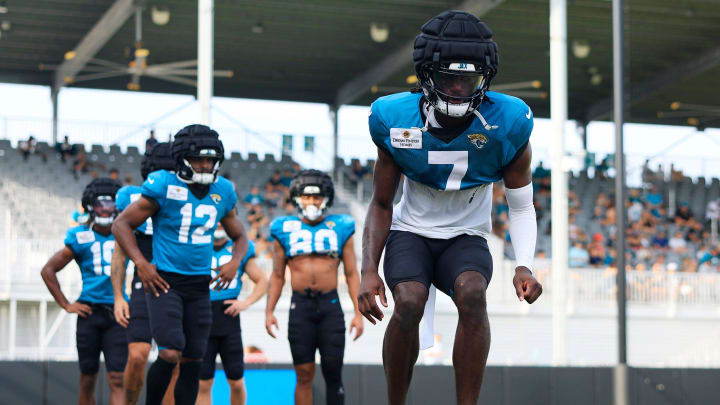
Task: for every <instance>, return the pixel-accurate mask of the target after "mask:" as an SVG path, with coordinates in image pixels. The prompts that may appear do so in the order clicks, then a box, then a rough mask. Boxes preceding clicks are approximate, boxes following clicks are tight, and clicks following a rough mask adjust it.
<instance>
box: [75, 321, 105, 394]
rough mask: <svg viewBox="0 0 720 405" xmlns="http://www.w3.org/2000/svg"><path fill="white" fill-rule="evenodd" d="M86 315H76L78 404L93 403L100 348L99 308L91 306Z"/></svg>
mask: <svg viewBox="0 0 720 405" xmlns="http://www.w3.org/2000/svg"><path fill="white" fill-rule="evenodd" d="M93 309H94V310H93V313H92V314H90V315H88V316H87V317H84V318H83V317H81V316H78V318H77V327H76V332H75V339H76V345H77V352H78V364H79V366H80V386H79V390H78V404H79V405H94V404H95V381H96V380H97V372H98V369H99V368H100V352H101V350H102V330H101V328H100V326H102V325H101V323H102V322H101V321H100V318H101V317H102V314H101V313H100V311H101V309H99V308H93Z"/></svg>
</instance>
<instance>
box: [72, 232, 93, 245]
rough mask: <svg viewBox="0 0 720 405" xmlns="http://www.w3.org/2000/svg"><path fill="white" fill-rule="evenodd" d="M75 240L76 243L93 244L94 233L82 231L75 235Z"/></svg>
mask: <svg viewBox="0 0 720 405" xmlns="http://www.w3.org/2000/svg"><path fill="white" fill-rule="evenodd" d="M75 238H76V239H77V242H78V243H90V242H95V232H93V231H82V232H78V233H76V234H75Z"/></svg>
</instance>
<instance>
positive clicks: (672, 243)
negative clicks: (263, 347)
mask: <svg viewBox="0 0 720 405" xmlns="http://www.w3.org/2000/svg"><path fill="white" fill-rule="evenodd" d="M687 245H688V243H687V241H686V240H685V238H684V237H683V234H682V232H681V231H675V233H674V234H673V237H672V238H670V240H669V241H668V247H669V248H670V249H671V250H672V251H673V252H675V253H677V254H679V255H684V254H685V253H687V250H688V247H687Z"/></svg>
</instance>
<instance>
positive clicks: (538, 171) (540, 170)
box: [532, 160, 550, 180]
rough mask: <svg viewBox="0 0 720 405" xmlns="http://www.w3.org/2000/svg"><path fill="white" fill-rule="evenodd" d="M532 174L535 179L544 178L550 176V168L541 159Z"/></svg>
mask: <svg viewBox="0 0 720 405" xmlns="http://www.w3.org/2000/svg"><path fill="white" fill-rule="evenodd" d="M532 176H533V179H534V180H538V179H544V178H545V177H550V170H548V169H546V168H545V167H544V166H543V161H542V160H541V161H540V163H538V165H537V167H536V168H535V171H533V174H532Z"/></svg>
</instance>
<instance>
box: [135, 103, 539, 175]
mask: <svg viewBox="0 0 720 405" xmlns="http://www.w3.org/2000/svg"><path fill="white" fill-rule="evenodd" d="M528 118H530V117H528ZM148 183H150V184H155V179H148Z"/></svg>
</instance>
